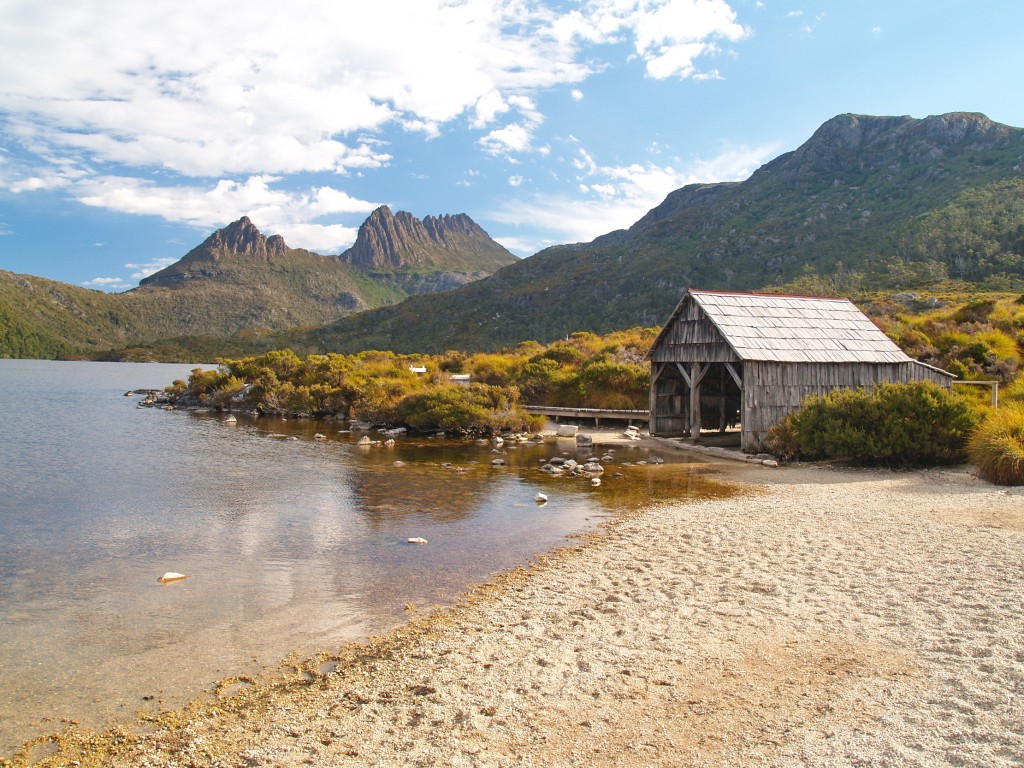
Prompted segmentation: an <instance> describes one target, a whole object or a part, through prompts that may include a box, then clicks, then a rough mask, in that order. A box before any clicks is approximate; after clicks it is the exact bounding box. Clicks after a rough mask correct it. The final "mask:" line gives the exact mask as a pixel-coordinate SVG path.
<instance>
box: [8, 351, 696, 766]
mask: <svg viewBox="0 0 1024 768" xmlns="http://www.w3.org/2000/svg"><path fill="white" fill-rule="evenodd" d="M5 362H10V361H0V363H5ZM16 362H17V363H18V365H15V366H12V365H7V366H5V365H0V411H2V412H0V418H2V419H3V420H4V423H5V425H6V426H7V428H8V429H7V431H6V432H5V433H4V434H3V435H0V440H2V441H3V444H2V446H0V447H2V451H0V453H2V455H3V457H4V461H3V462H0V483H2V486H3V488H4V494H3V497H2V498H0V752H4V751H9V750H10V749H12V748H13V747H14V745H15V744H16V743H18V742H20V741H21V740H23V739H24V738H27V737H29V736H31V735H33V734H34V733H35V729H34V728H33V727H32V726H30V723H31V722H33V721H37V720H42V719H43V718H45V717H47V716H50V717H68V718H72V719H76V720H80V721H82V722H84V723H86V724H91V725H98V724H101V723H102V722H104V721H106V720H108V719H111V718H118V717H124V716H127V715H130V714H132V713H134V712H135V711H136V710H137V709H139V708H140V707H151V706H157V704H156V703H154V701H159V699H163V701H164V703H165V704H166V705H173V704H174V703H175V702H176V701H180V700H181V699H183V698H186V697H187V696H189V695H190V691H192V692H194V691H198V690H200V689H202V688H204V687H207V686H209V685H210V684H211V683H212V681H213V680H215V679H217V678H219V677H225V676H228V675H244V674H252V673H255V672H257V671H258V670H259V669H260V667H261V665H263V664H265V663H271V662H274V661H276V660H277V659H279V658H281V657H282V656H284V655H285V654H287V653H288V652H289V651H292V650H298V651H300V652H303V653H306V654H308V653H312V652H314V651H316V650H317V649H319V648H332V647H336V646H337V645H338V644H340V643H343V642H345V641H346V640H348V639H351V638H354V637H358V636H362V635H365V634H368V633H374V632H379V631H382V630H383V629H385V628H387V627H389V626H392V625H394V624H395V623H397V622H399V621H402V620H403V619H404V615H405V613H404V610H403V606H404V605H406V604H407V603H414V604H416V605H418V606H421V607H426V606H430V605H432V604H436V603H446V602H450V601H451V600H452V599H454V597H455V596H457V595H458V594H459V593H460V592H461V590H462V589H463V588H464V587H465V586H466V585H467V584H469V583H475V582H480V581H482V580H484V579H486V578H487V576H488V575H489V574H491V573H493V572H495V571H500V570H503V569H506V568H509V567H512V566H514V565H517V564H519V563H522V562H524V561H525V560H527V559H528V558H529V557H531V556H533V555H535V554H537V553H539V552H542V551H544V550H547V549H550V548H551V547H553V546H557V545H559V544H561V543H563V542H564V541H565V540H566V536H567V535H569V534H572V533H574V532H577V531H581V530H585V529H587V528H588V527H592V526H594V525H595V524H596V523H597V522H598V521H599V520H601V519H604V518H606V517H608V516H610V515H613V514H616V513H617V511H619V510H622V509H629V508H634V507H635V506H637V505H640V504H643V503H648V502H649V501H650V500H651V499H660V498H664V497H666V496H674V495H677V494H681V493H683V494H692V493H701V492H703V490H706V488H707V487H708V484H707V482H706V481H705V480H703V479H702V476H701V474H700V471H699V468H697V467H696V466H695V465H691V464H686V463H682V462H681V459H682V458H683V457H681V456H675V457H666V458H668V459H669V460H670V462H676V463H669V464H665V465H662V466H659V467H653V466H649V465H647V466H645V465H642V464H638V462H640V461H644V460H645V459H646V456H647V454H646V452H645V451H643V450H641V449H636V448H629V447H627V446H622V447H621V448H616V450H615V459H614V461H612V462H609V463H608V465H607V471H606V473H605V475H604V476H603V481H602V484H601V486H600V487H598V488H595V487H593V486H591V485H590V484H589V482H588V481H586V480H585V479H583V478H569V477H563V478H552V477H550V476H548V475H546V474H544V473H542V472H541V471H540V467H541V465H542V459H544V460H546V459H549V458H550V457H552V456H555V455H563V456H568V457H572V458H575V459H576V460H582V459H583V458H585V457H586V456H588V455H590V453H591V452H590V451H589V450H579V451H578V450H577V448H576V445H575V442H573V441H559V442H555V441H550V442H548V443H546V444H544V445H532V444H524V445H505V446H502V447H501V448H499V449H498V450H499V453H497V454H495V453H493V451H494V450H495V449H494V448H493V447H492V446H491V445H486V446H479V445H476V444H475V443H473V442H472V441H460V440H452V439H446V440H428V439H411V438H408V439H401V440H398V441H397V442H396V444H395V445H394V447H391V448H385V447H382V446H381V447H373V448H370V449H369V450H360V449H358V448H357V447H356V446H355V445H354V442H355V440H356V439H357V438H358V435H352V434H347V433H340V432H339V429H340V428H341V426H342V425H340V424H339V423H337V422H319V423H318V422H313V421H298V420H280V419H256V418H247V417H244V416H240V417H238V420H237V422H236V423H235V424H234V425H233V426H229V425H228V424H226V423H225V422H224V420H223V419H222V418H221V417H219V416H217V415H215V414H196V413H185V412H164V411H160V410H151V409H141V410H140V409H137V408H136V407H135V401H134V400H132V399H129V398H125V397H123V392H124V390H126V389H130V388H135V387H138V386H142V385H149V382H148V381H142V380H140V378H139V377H140V376H141V374H142V373H145V374H146V375H147V376H150V377H154V376H157V375H159V377H160V378H159V380H160V381H165V382H166V381H171V380H173V379H174V378H180V377H181V374H180V373H178V372H176V371H168V370H161V371H160V372H158V371H156V370H155V369H154V368H153V367H147V366H143V367H138V366H134V367H133V366H117V365H109V366H103V365H97V364H81V365H77V364H47V363H46V362H43V361H16ZM159 368H161V369H162V368H163V367H159ZM54 393H58V394H57V395H55V394H54ZM55 402H60V403H61V405H62V411H61V414H62V416H61V422H60V425H59V428H53V425H52V424H50V423H49V422H48V419H52V413H53V411H52V409H50V408H49V405H52V404H53V403H55ZM47 404H49V405H47ZM316 433H320V434H323V435H325V437H326V439H323V440H316V439H314V435H315V434H316ZM374 437H375V438H376V437H379V436H378V435H374ZM290 438H298V439H294V440H292V439H290ZM601 453H602V450H601V449H599V450H598V455H600V454H601ZM495 457H500V458H501V459H503V461H504V462H505V463H504V465H503V466H500V467H495V466H492V465H491V460H492V459H493V458H495ZM396 461H400V462H402V463H403V464H404V466H396V465H395V462H396ZM446 465H451V466H446ZM456 468H459V469H461V470H463V471H456ZM538 490H543V492H544V493H546V494H547V495H548V497H549V502H548V503H547V504H545V505H544V506H542V507H541V506H538V505H537V504H535V503H534V501H533V497H534V495H535V494H536V492H537V491H538ZM412 536H422V537H423V538H425V539H427V540H428V541H429V542H430V543H429V544H428V545H426V546H414V545H409V544H407V543H406V541H407V539H408V538H409V537H412ZM168 570H174V571H179V572H182V573H185V574H187V575H188V579H186V580H185V581H183V582H179V583H176V584H173V585H159V584H157V582H156V578H157V577H158V576H159V575H160V574H161V573H163V572H164V571H168ZM146 696H149V697H153V696H156V697H157V698H156V699H154V700H151V699H144V698H143V697H146ZM42 727H43V730H46V729H47V728H52V727H53V726H51V725H47V724H46V722H45V721H44V724H43V726H42Z"/></svg>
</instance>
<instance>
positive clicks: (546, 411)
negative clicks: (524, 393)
mask: <svg viewBox="0 0 1024 768" xmlns="http://www.w3.org/2000/svg"><path fill="white" fill-rule="evenodd" d="M525 408H526V410H527V412H529V413H537V414H540V415H542V416H549V417H550V418H552V419H554V421H555V423H556V424H557V423H558V422H559V419H593V420H594V426H595V427H599V426H601V420H602V419H604V420H605V421H625V422H626V423H628V424H632V423H633V422H634V421H635V422H639V423H641V424H646V423H648V422H649V421H650V419H651V412H650V411H648V410H630V409H626V408H556V407H554V406H547V405H527V406H525Z"/></svg>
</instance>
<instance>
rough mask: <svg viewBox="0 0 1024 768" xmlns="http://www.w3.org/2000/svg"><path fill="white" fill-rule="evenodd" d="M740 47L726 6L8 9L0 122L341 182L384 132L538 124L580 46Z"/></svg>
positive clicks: (654, 66) (105, 151)
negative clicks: (518, 118)
mask: <svg viewBox="0 0 1024 768" xmlns="http://www.w3.org/2000/svg"><path fill="white" fill-rule="evenodd" d="M382 19H386V20H387V24H386V34H381V28H380V24H381V20H382ZM746 35H747V30H746V29H745V28H744V27H742V26H741V25H740V24H738V23H737V21H736V14H735V12H734V11H733V10H732V9H731V8H730V6H729V5H728V3H727V2H726V1H725V0H594V2H592V3H588V4H586V5H584V6H583V8H582V9H581V10H573V11H562V10H560V9H556V8H555V7H549V6H548V5H547V4H543V3H535V2H526V1H525V0H463V1H462V2H449V0H417V2H415V3H408V2H407V1H406V0H377V1H376V2H374V3H372V4H371V3H365V2H364V3H360V2H338V3H324V2H321V1H320V0H295V1H294V2H293V3H291V4H290V5H289V6H288V8H287V9H284V8H283V7H282V6H281V5H280V4H279V3H276V2H271V0H253V2H250V3H247V4H246V7H245V15H244V20H243V23H240V19H239V16H238V6H237V3H234V2H232V1H231V0H207V2H205V3H202V4H186V5H182V4H181V3H175V2H171V0H150V1H149V2H144V3H140V2H136V1H135V0H48V2H46V3H39V2H37V0H6V2H5V9H4V24H3V26H2V28H0V48H2V49H3V50H4V52H5V55H4V56H3V57H2V59H0V83H3V84H4V85H3V88H2V89H0V114H5V115H7V117H6V120H5V123H6V125H5V126H4V128H5V131H4V132H5V134H6V135H7V136H8V140H10V137H18V140H19V141H20V142H21V143H22V144H23V145H25V146H30V145H32V146H37V147H43V148H47V147H48V148H51V149H53V148H59V149H61V150H63V151H70V152H73V153H77V154H79V155H80V156H81V157H82V158H83V159H87V160H92V161H101V162H117V163H123V164H127V165H131V166H145V167H163V168H168V169H172V170H174V171H177V172H179V173H181V174H184V175H187V176H200V177H215V176H220V175H229V174H247V173H257V172H258V173H274V174H288V173H297V172H302V171H307V172H309V171H324V170H333V171H346V170H351V169H354V168H374V167H380V165H382V164H384V163H386V162H387V161H388V160H389V158H388V156H387V155H384V154H382V153H380V152H378V151H376V150H374V149H373V148H372V147H371V146H370V145H368V144H366V143H364V142H363V141H362V140H361V138H362V137H360V136H359V135H358V134H360V133H365V132H370V133H375V132H377V131H379V130H381V129H382V128H383V127H385V126H386V125H388V124H395V125H399V126H401V127H403V128H404V129H406V130H410V131H421V132H424V133H426V134H427V135H428V136H437V135H438V133H439V127H440V126H442V125H444V124H445V123H448V122H450V121H452V120H455V119H457V118H459V117H460V116H463V115H466V116H467V117H468V122H469V123H470V124H471V125H472V126H473V127H475V128H477V129H483V128H486V127H487V126H490V125H492V124H493V123H494V122H495V121H496V120H497V119H498V118H499V117H500V116H501V115H503V114H505V113H507V112H508V111H510V110H517V111H519V112H520V114H522V115H523V117H524V120H525V124H521V125H520V128H524V127H525V128H529V127H530V126H536V125H537V124H538V123H539V122H540V121H541V119H542V118H541V116H540V115H539V114H537V113H536V108H535V107H534V106H533V105H532V102H531V94H532V93H534V92H539V91H540V90H543V89H548V88H551V87H554V86H558V85H571V84H576V83H580V82H582V81H583V80H584V79H586V78H587V77H588V76H589V75H590V74H591V73H593V72H595V71H598V70H600V69H603V68H604V67H605V66H607V64H606V63H605V62H602V61H601V59H600V56H599V55H595V52H594V51H592V50H591V48H592V47H593V46H596V45H603V44H609V43H614V42H618V41H620V40H622V39H624V38H625V39H628V38H632V40H633V44H634V47H635V49H636V51H637V53H638V54H639V55H641V56H642V57H643V58H644V59H645V60H646V61H647V64H648V72H649V74H650V75H651V76H652V77H668V76H672V75H676V76H683V77H685V76H688V75H691V74H693V72H695V67H694V64H693V60H694V59H695V58H696V57H698V56H700V55H702V54H703V53H705V52H709V51H712V50H714V45H713V44H712V42H711V41H713V40H729V41H735V40H740V39H742V38H743V37H745V36H746ZM55 52H59V55H55ZM570 94H571V96H572V98H576V99H579V98H580V97H581V96H582V92H581V91H580V90H578V89H574V90H573V91H571V92H570ZM505 130H509V129H508V128H506V129H505ZM499 139H500V137H499ZM483 146H484V148H485V150H486V151H493V146H492V143H490V142H486V141H485V142H483ZM509 150H514V145H509ZM40 178H41V177H40Z"/></svg>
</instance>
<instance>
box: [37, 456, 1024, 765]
mask: <svg viewBox="0 0 1024 768" xmlns="http://www.w3.org/2000/svg"><path fill="white" fill-rule="evenodd" d="M722 471H723V476H724V477H726V478H730V479H734V480H736V481H738V482H740V483H741V484H742V487H743V490H742V492H741V493H740V494H739V495H737V496H733V497H731V498H720V499H707V500H698V501H691V502H672V503H665V504H662V505H657V506H654V507H653V508H650V509H648V510H646V511H644V512H642V513H640V514H636V515H631V516H628V517H626V518H624V519H620V520H616V521H614V522H611V523H608V524H606V525H605V526H604V528H603V529H602V531H601V532H600V533H598V534H593V535H589V536H587V537H585V538H582V539H580V540H578V541H576V542H574V543H573V544H571V545H570V546H568V547H566V548H564V549H562V550H559V551H557V552H554V553H551V554H550V555H549V556H546V557H543V558H540V559H538V560H537V561H536V562H534V563H533V564H531V566H530V567H525V568H522V569H518V570H516V571H513V572H511V573H508V574H504V575H502V576H500V577H498V578H495V579H494V580H493V581H492V582H491V583H489V584H487V585H484V586H481V587H479V588H477V589H475V590H473V591H472V592H470V593H468V594H467V595H466V597H465V599H464V600H463V601H462V603H461V604H460V605H458V606H457V607H455V608H452V609H446V610H443V611H438V612H436V613H434V614H430V615H426V616H418V615H415V614H414V615H413V619H412V621H411V622H410V624H409V625H408V626H405V627H402V628H400V629H398V630H395V631H394V632H392V633H389V634H387V635H385V636H383V637H381V638H377V639H374V640H372V641H369V642H367V643H364V644H358V645H353V646H350V647H348V648H346V649H344V650H343V652H341V653H339V654H336V655H333V656H330V657H328V656H327V655H324V656H321V657H318V658H316V659H312V660H306V661H301V662H296V664H295V665H294V666H293V667H290V668H288V667H286V668H282V669H281V670H279V671H278V672H277V673H275V674H273V675H269V676H268V677H267V678H266V679H264V680H261V681H249V680H226V681H223V684H222V686H221V690H220V695H219V697H218V698H217V699H213V698H210V699H206V700H200V701H197V702H195V703H194V704H193V705H192V707H190V708H189V709H186V710H184V711H176V712H171V713H167V714H166V715H164V716H163V717H161V718H158V719H156V720H154V721H152V722H148V723H143V724H142V725H136V726H125V727H123V728H121V729H117V730H114V731H111V732H109V733H106V734H102V735H99V736H95V735H92V734H89V733H86V732H79V731H76V730H75V729H72V730H70V731H69V732H68V733H67V734H66V735H65V736H64V737H62V738H61V739H60V740H59V741H55V742H48V743H40V744H38V745H36V746H35V747H33V748H31V749H30V750H28V751H27V752H26V753H25V754H24V755H23V756H24V757H30V758H33V759H35V760H37V761H41V762H42V763H43V764H52V765H68V764H71V762H72V761H73V760H77V761H79V764H81V765H86V766H87V765H113V766H158V765H159V766H191V765H202V766H220V765H230V766H304V765H312V766H348V765H351V766H420V765H422V766H434V765H438V766H440V765H452V766H530V765H538V766H539V765H545V766H670V765H671V766H679V765H684V766H686V765H694V766H732V765H772V766H797V765H801V766H823V765H837V766H847V765H849V766H854V765H858V766H860V765H864V766H866V765H880V766H932V765H943V764H949V765H964V766H1010V765H1021V764H1024V588H1022V585H1021V580H1022V577H1024V489H1020V488H1016V489H1005V488H998V487H994V486H991V485H988V484H986V483H983V482H981V481H980V480H978V479H976V478H975V477H973V476H972V475H971V474H970V472H969V471H968V470H967V469H965V468H956V469H949V470H947V469H943V470H929V471H923V472H913V473H891V472H887V471H866V470H837V469H827V468H816V467H804V468H791V467H783V468H778V469H770V468H767V467H761V466H748V465H742V464H736V465H731V464H729V465H726V464H723V465H722ZM252 683H255V684H252ZM20 759H21V758H20V757H19V758H17V760H19V761H20Z"/></svg>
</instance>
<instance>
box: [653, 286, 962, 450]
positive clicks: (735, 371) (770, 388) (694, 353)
mask: <svg viewBox="0 0 1024 768" xmlns="http://www.w3.org/2000/svg"><path fill="white" fill-rule="evenodd" d="M647 357H648V359H649V360H650V361H651V421H650V430H651V434H652V435H659V436H662V437H690V438H692V439H693V440H698V439H699V438H700V434H701V429H702V428H703V429H716V430H718V431H720V432H725V431H726V430H727V429H732V428H736V427H738V428H739V433H740V434H739V437H740V448H741V449H742V450H743V451H746V452H748V453H754V452H757V451H759V450H761V449H762V447H763V441H764V438H765V435H766V434H767V432H768V429H769V428H770V427H771V426H772V425H774V424H777V423H778V422H779V421H780V420H781V419H782V418H783V417H784V416H786V414H788V413H791V412H792V411H795V410H796V409H798V408H799V407H800V404H801V403H802V402H803V400H804V398H806V397H808V396H809V395H813V394H819V395H824V394H826V393H828V392H830V391H831V390H833V389H837V388H838V389H855V388H858V387H864V388H865V389H870V388H872V387H874V386H875V385H877V384H881V383H884V382H900V383H908V382H912V381H933V382H936V383H938V384H940V385H941V386H944V387H951V386H952V383H953V380H954V379H955V378H956V377H955V376H954V375H953V374H951V373H947V372H946V371H943V370H940V369H938V368H934V367H932V366H929V365H925V364H924V363H919V362H918V361H916V360H913V359H912V358H910V357H908V356H907V355H906V354H905V353H904V352H903V351H902V350H901V349H900V348H899V347H898V346H897V345H896V344H895V343H894V342H893V341H892V340H891V339H890V338H889V337H888V336H886V335H885V334H884V333H882V331H881V330H880V329H879V328H878V327H877V326H876V325H875V324H874V323H872V322H871V320H869V319H868V317H867V316H866V315H865V314H864V313H863V312H861V311H860V310H859V309H857V307H856V306H854V304H853V302H851V301H850V300H849V299H831V298H816V297H809V296H780V295H771V294H759V293H725V292H718V291H698V290H688V291H687V292H686V293H685V294H683V298H682V299H681V300H680V302H679V304H678V305H677V306H676V308H675V311H674V312H673V313H672V316H671V317H670V318H669V319H668V322H667V323H665V326H664V327H663V328H662V329H661V333H659V334H658V337H657V338H656V339H655V341H654V344H653V345H652V346H651V349H650V351H649V352H648V353H647Z"/></svg>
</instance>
